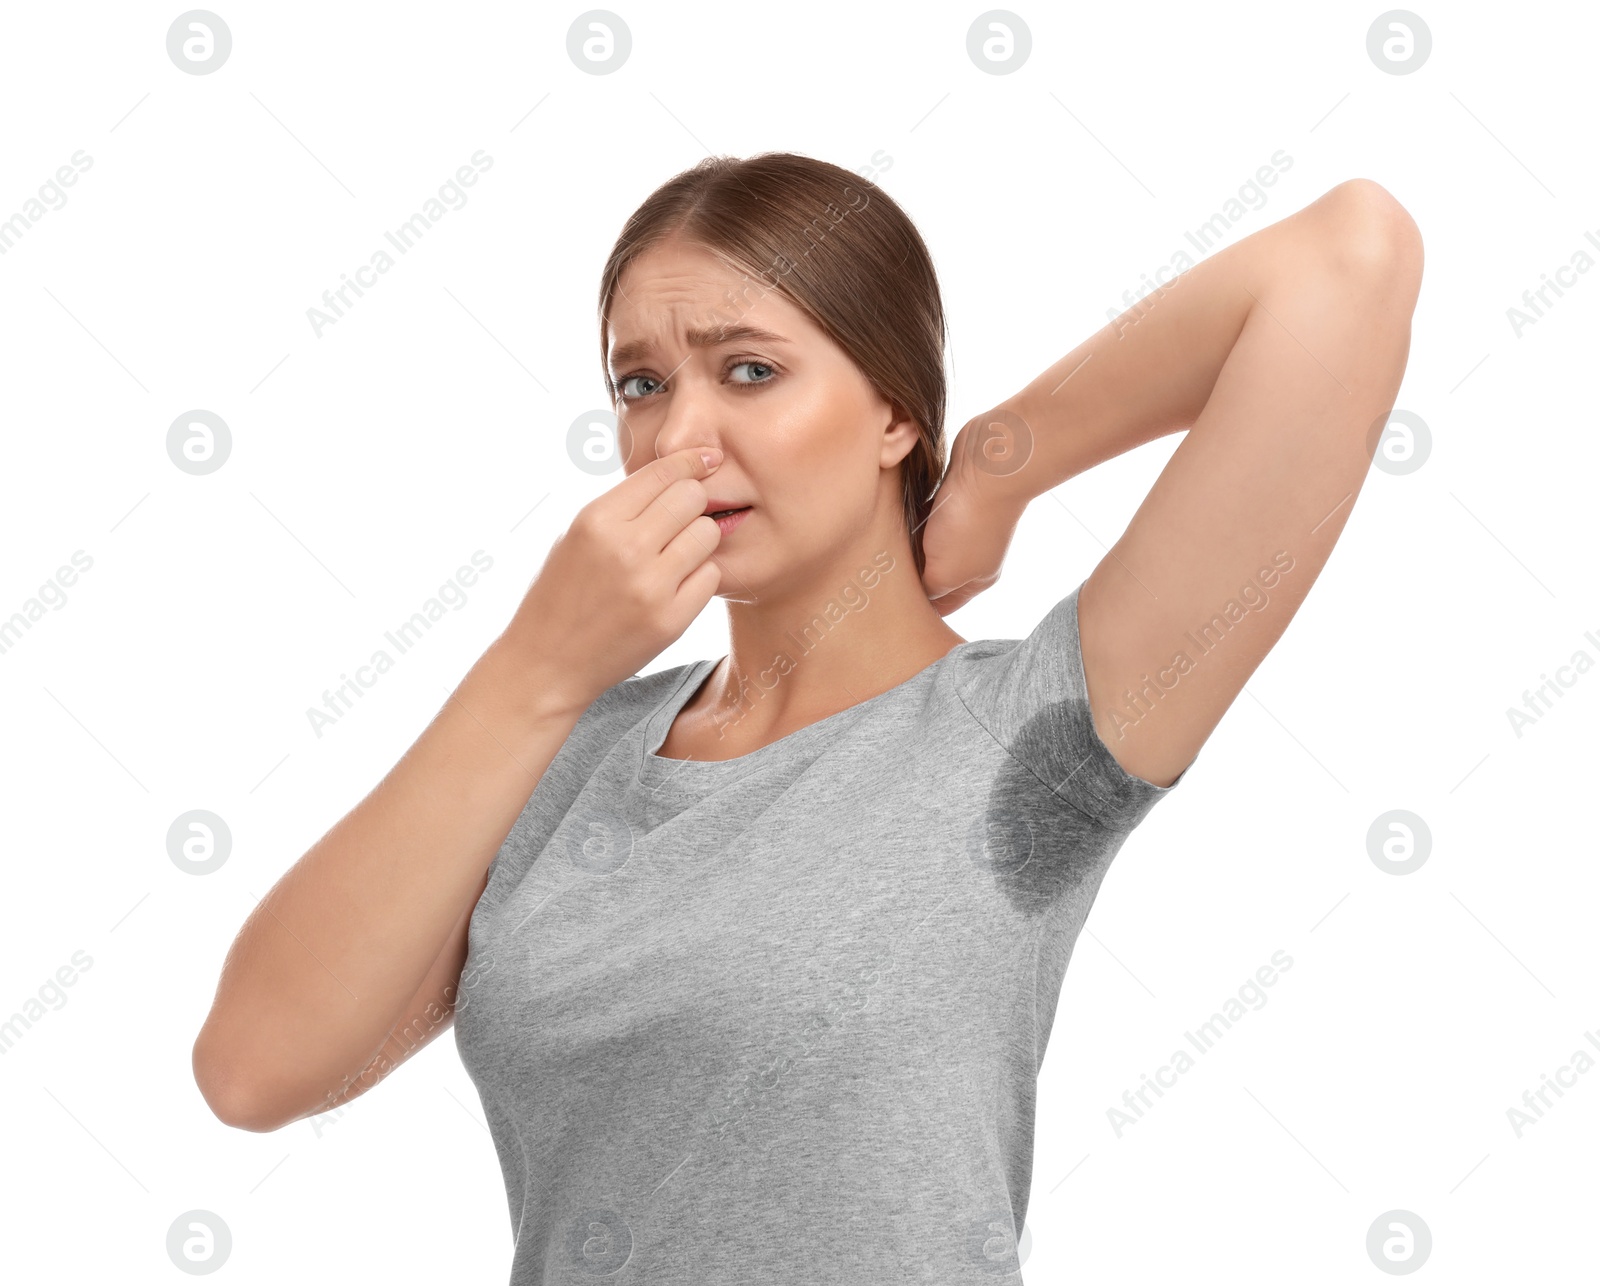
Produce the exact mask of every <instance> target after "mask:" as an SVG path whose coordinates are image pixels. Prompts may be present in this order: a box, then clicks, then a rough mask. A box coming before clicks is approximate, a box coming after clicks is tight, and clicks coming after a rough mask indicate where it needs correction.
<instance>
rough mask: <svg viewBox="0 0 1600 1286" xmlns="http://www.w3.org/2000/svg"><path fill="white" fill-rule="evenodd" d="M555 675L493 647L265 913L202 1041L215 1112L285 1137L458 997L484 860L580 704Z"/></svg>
mask: <svg viewBox="0 0 1600 1286" xmlns="http://www.w3.org/2000/svg"><path fill="white" fill-rule="evenodd" d="M552 677H553V676H547V675H545V674H544V673H542V672H541V671H539V670H538V669H537V668H530V667H528V666H527V665H526V664H525V663H524V661H523V660H522V657H521V655H520V654H519V653H518V652H517V651H515V650H513V649H511V648H509V647H508V646H507V645H506V644H505V642H504V641H503V640H498V641H497V642H496V643H495V644H493V645H491V647H490V648H489V649H488V651H486V652H485V653H484V655H483V656H482V658H480V659H479V661H478V662H477V663H476V664H475V665H474V666H473V667H472V669H471V670H470V671H469V672H468V673H467V675H466V677H465V678H464V679H463V680H462V682H461V684H460V685H459V686H458V687H457V688H456V690H455V692H454V693H453V694H452V695H451V697H450V700H449V701H448V702H447V703H446V704H445V706H444V708H443V709H442V710H440V711H439V713H438V715H436V716H435V718H434V719H433V721H432V723H430V724H429V725H428V727H427V728H426V729H425V730H424V731H423V733H422V735H421V736H420V737H418V738H417V741H416V743H415V744H414V745H412V747H411V748H410V749H409V750H408V751H407V752H406V753H405V755H404V756H403V757H402V758H401V759H400V761H399V762H398V763H397V764H395V766H394V767H393V768H392V769H391V770H390V771H389V773H388V775H387V776H385V777H384V779H383V780H382V781H381V782H379V783H378V785H377V786H376V787H375V788H374V789H373V790H372V792H371V793H370V794H368V795H367V797H366V798H365V799H363V800H362V801H361V802H360V803H359V804H357V805H356V806H355V808H353V809H352V810H351V811H350V812H349V813H348V814H346V815H345V816H344V817H343V818H341V819H340V820H339V821H338V822H337V823H336V824H335V825H334V826H333V828H332V829H331V830H329V831H328V833H327V834H326V835H324V836H323V837H322V839H320V840H318V841H317V843H316V844H315V845H313V846H312V848H311V849H310V850H309V851H308V852H307V853H306V854H305V856H303V857H302V858H301V859H300V860H299V861H298V862H296V863H295V865H294V866H292V867H291V868H290V869H289V870H288V871H287V872H285V873H284V875H283V877H282V878H281V879H280V880H279V881H278V883H277V884H276V885H274V886H273V888H272V889H271V891H270V892H269V893H268V894H267V895H266V897H264V898H263V899H262V900H261V901H260V903H258V904H257V906H256V908H255V910H254V911H252V912H251V914H250V917H249V918H248V919H247V920H246V921H245V924H244V927H243V928H242V929H241V930H240V931H239V935H238V937H237V938H236V939H235V941H234V944H233V946H232V948H231V949H230V951H229V952H228V957H227V961H226V963H225V964H224V966H223V969H222V977H221V980H220V982H219V984H218V987H217V993H216V998H215V1000H214V1001H213V1003H212V1009H211V1013H210V1015H209V1016H208V1017H207V1019H206V1022H205V1025H204V1026H203V1027H202V1029H201V1031H200V1034H199V1037H198V1038H197V1039H196V1041H195V1045H194V1071H195V1080H196V1082H197V1083H198V1084H199V1086H200V1091H201V1093H202V1094H203V1095H204V1097H205V1099H206V1102H207V1103H208V1104H209V1105H210V1107H211V1109H212V1111H213V1112H215V1113H216V1115H217V1117H218V1118H219V1119H221V1120H222V1121H224V1122H226V1123H227V1124H229V1125H233V1126H237V1127H238V1128H241V1129H247V1130H258V1131H259V1130H272V1129H277V1128H278V1127H279V1126H281V1125H284V1124H287V1123H288V1122H290V1121H293V1120H297V1119H299V1118H300V1117H303V1116H307V1115H310V1114H311V1113H313V1112H324V1111H329V1110H332V1109H333V1108H334V1107H336V1106H338V1105H339V1104H340V1103H342V1102H344V1101H346V1100H347V1099H349V1098H351V1097H354V1094H355V1093H358V1092H360V1090H362V1089H365V1088H367V1087H368V1085H369V1084H370V1083H371V1082H370V1081H369V1082H365V1083H363V1081H362V1077H364V1076H366V1075H367V1074H368V1072H370V1069H371V1065H372V1064H373V1062H374V1061H375V1060H376V1059H377V1058H379V1057H381V1056H382V1054H383V1052H384V1049H386V1048H387V1047H388V1046H389V1044H390V1039H389V1038H390V1036H391V1034H392V1032H393V1031H394V1029H395V1028H396V1027H397V1026H401V1025H404V1023H405V1022H406V1021H407V1020H408V1019H409V1020H412V1021H414V1020H415V1019H416V1018H417V1017H418V1016H419V1014H421V1013H425V1012H431V1008H430V1005H431V1003H437V1002H439V1001H446V1002H448V1001H451V1000H453V998H454V997H453V988H452V984H453V983H454V982H455V980H456V978H457V977H459V975H460V972H461V964H462V960H464V959H465V955H466V951H465V948H466V926H467V921H468V919H469V918H470V915H471V911H472V908H473V906H474V905H475V904H476V902H477V900H478V897H479V896H480V894H481V893H482V891H483V888H484V884H485V881H486V874H485V873H486V871H487V868H488V866H489V863H490V861H491V860H492V859H493V857H494V855H495V853H496V852H498V851H499V848H500V846H501V844H502V843H504V841H505V837H506V836H507V834H509V833H510V830H511V826H512V823H513V822H515V821H516V819H517V816H518V815H519V814H520V813H521V811H522V809H523V807H524V806H525V805H526V803H527V800H528V797H529V795H530V794H532V792H533V788H534V786H535V785H536V784H537V783H538V781H539V778H540V777H541V776H542V775H543V773H544V770H545V768H546V767H548V766H549V764H550V761H551V760H552V759H554V758H555V755H556V752H557V751H558V750H559V749H560V748H561V745H562V743H563V742H564V741H565V740H566V738H567V735H568V734H569V733H570V732H571V731H572V728H573V726H574V725H575V724H576V723H577V720H578V717H579V716H580V715H581V714H582V713H583V710H584V708H585V706H583V705H575V704H573V703H566V702H564V701H563V700H562V699H560V698H559V697H554V698H552V697H550V696H549V695H548V694H552V693H558V692H560V691H561V690H562V689H561V688H560V686H559V685H558V684H556V683H554V682H551V681H550V680H551V678H552ZM441 944H444V948H443V950H441ZM458 955H459V956H460V957H461V959H456V958H455V957H456V956H458ZM452 968H453V969H454V973H453V974H452V973H450V970H451V969H452ZM441 970H442V972H441ZM447 975H448V976H447ZM447 1007H449V1006H448V1005H447ZM359 1069H367V1071H363V1072H361V1075H359V1076H357V1075H356V1073H357V1071H358V1070H359Z"/></svg>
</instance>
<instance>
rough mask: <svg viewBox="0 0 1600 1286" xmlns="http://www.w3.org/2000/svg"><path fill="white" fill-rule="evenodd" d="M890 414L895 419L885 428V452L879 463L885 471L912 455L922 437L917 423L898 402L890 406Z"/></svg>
mask: <svg viewBox="0 0 1600 1286" xmlns="http://www.w3.org/2000/svg"><path fill="white" fill-rule="evenodd" d="M890 414H891V416H893V418H892V419H891V420H890V421H889V422H888V423H887V424H885V425H884V426H883V451H882V454H881V455H880V456H879V463H880V465H881V466H882V467H883V468H885V469H892V468H894V467H895V465H897V464H899V463H900V462H901V461H902V460H904V459H905V458H906V457H907V456H908V455H910V454H911V451H912V448H914V447H915V446H916V445H917V440H918V439H919V438H920V437H921V436H922V430H921V428H920V427H919V426H918V424H917V422H916V421H915V420H914V419H912V418H911V417H910V415H909V414H907V412H906V409H905V408H904V407H903V406H901V405H900V404H899V403H898V402H894V403H891V404H890Z"/></svg>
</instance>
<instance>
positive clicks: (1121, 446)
mask: <svg viewBox="0 0 1600 1286" xmlns="http://www.w3.org/2000/svg"><path fill="white" fill-rule="evenodd" d="M1334 190H1335V191H1337V190H1338V189H1334ZM1336 209H1337V207H1335V206H1334V205H1333V203H1326V204H1325V203H1324V202H1323V201H1321V200H1319V201H1316V202H1313V203H1312V204H1311V205H1309V206H1307V207H1305V208H1304V209H1303V210H1300V211H1297V212H1296V213H1295V214H1293V215H1290V216H1289V217H1287V218H1285V219H1282V220H1280V221H1279V222H1277V223H1274V224H1270V225H1269V226H1267V227H1265V228H1262V229H1261V230H1259V231H1257V232H1255V233H1252V234H1251V235H1250V236H1248V237H1245V238H1244V239H1243V240H1241V241H1239V242H1236V243H1235V244H1234V245H1231V246H1228V247H1227V248H1225V249H1223V250H1220V251H1218V252H1217V253H1216V254H1214V255H1212V256H1211V257H1210V258H1208V259H1205V260H1202V261H1201V262H1200V263H1198V264H1196V265H1194V266H1193V267H1192V268H1189V269H1188V270H1186V271H1185V272H1183V273H1181V274H1180V275H1179V276H1177V277H1176V278H1174V279H1173V280H1171V281H1169V282H1167V283H1166V284H1165V285H1163V286H1161V287H1159V288H1158V289H1157V290H1156V291H1154V292H1152V293H1151V294H1149V295H1147V296H1146V297H1145V298H1144V299H1142V300H1140V301H1139V302H1138V303H1137V304H1135V305H1134V306H1133V307H1132V308H1130V309H1128V310H1127V311H1126V312H1124V313H1123V314H1122V315H1121V316H1119V317H1118V318H1117V319H1116V320H1115V321H1112V322H1109V323H1108V324H1107V325H1105V326H1103V327H1101V328H1100V329H1099V330H1098V331H1096V332H1095V333H1094V334H1093V335H1091V336H1089V338H1088V339H1086V340H1084V341H1083V342H1082V343H1081V344H1079V345H1078V346H1077V347H1076V348H1074V349H1073V350H1072V351H1071V352H1069V353H1068V354H1067V355H1066V356H1065V357H1063V358H1062V359H1061V360H1060V361H1058V362H1056V363H1055V364H1054V365H1053V366H1051V367H1050V368H1049V369H1048V370H1046V371H1044V372H1043V373H1042V374H1041V375H1039V376H1038V378H1036V379H1034V380H1033V381H1032V382H1030V383H1029V384H1028V385H1027V386H1026V387H1025V388H1023V389H1022V390H1021V391H1020V392H1018V393H1016V394H1015V395H1013V396H1012V397H1009V398H1007V399H1005V400H1004V401H1003V402H1001V403H999V404H998V405H997V406H996V407H995V408H993V409H992V410H991V411H989V412H987V413H986V414H985V415H984V416H980V417H977V420H978V421H982V422H988V423H991V424H992V425H993V427H991V428H989V429H988V430H987V432H985V433H982V434H980V435H979V437H980V440H983V439H993V440H994V442H995V445H994V446H993V447H992V448H991V450H990V451H989V454H990V457H991V459H995V460H1000V461H1004V460H1005V459H1006V452H1007V451H1014V452H1015V453H1016V454H1015V455H1013V456H1012V457H1011V460H1012V461H1013V462H1014V463H1001V464H998V465H995V466H993V467H984V468H981V469H980V470H979V471H978V472H979V474H980V475H981V476H980V478H979V482H980V485H981V486H983V487H984V488H985V489H986V490H987V491H988V492H989V494H990V495H991V496H993V497H994V498H995V500H996V501H997V502H999V503H1003V504H1007V505H1009V506H1011V507H1017V506H1021V505H1026V503H1027V502H1028V501H1029V500H1031V499H1033V498H1034V497H1035V496H1040V495H1043V494H1044V493H1045V492H1046V491H1049V490H1050V489H1051V488H1052V487H1056V486H1059V485H1060V484H1061V483H1063V482H1065V481H1066V480H1067V479H1069V478H1071V477H1074V476H1075V475H1077V474H1079V473H1082V472H1084V471H1085V470H1087V469H1090V468H1093V467H1094V466H1095V465H1097V464H1099V463H1101V462H1102V461H1104V460H1109V459H1110V458H1111V457H1113V456H1116V455H1121V454H1122V453H1123V452H1124V451H1128V450H1131V449H1132V448H1133V447H1136V446H1139V445H1140V444H1142V443H1145V442H1148V441H1151V440H1152V439H1154V438H1158V437H1162V436H1164V435H1165V434H1168V433H1174V432H1177V431H1178V430H1180V429H1185V428H1188V427H1189V426H1191V425H1192V424H1194V422H1195V420H1196V418H1197V417H1198V416H1199V414H1200V411H1201V409H1202V408H1203V407H1204V406H1205V404H1206V402H1207V400H1208V399H1209V398H1210V396H1211V392H1212V389H1213V387H1214V386H1215V385H1216V382H1217V376H1218V374H1219V373H1220V372H1221V370H1222V366H1223V363H1224V362H1225V361H1226V360H1227V358H1228V354H1229V352H1230V351H1232V348H1233V346H1234V343H1235V341H1236V340H1237V339H1238V337H1239V335H1240V333H1241V331H1242V330H1243V328H1244V323H1245V318H1246V317H1247V316H1248V314H1249V312H1250V309H1251V307H1252V305H1254V304H1256V303H1257V302H1260V301H1263V300H1264V299H1270V296H1271V294H1272V290H1271V288H1270V287H1271V284H1272V283H1273V282H1276V281H1283V280H1285V279H1287V278H1291V277H1292V276H1293V275H1294V274H1296V273H1297V272H1300V271H1303V270H1305V269H1306V268H1307V266H1308V265H1310V264H1311V263H1313V262H1317V261H1318V259H1320V261H1321V262H1324V263H1327V262H1332V263H1334V264H1335V265H1337V262H1338V260H1339V259H1340V257H1341V256H1349V255H1352V254H1355V255H1359V254H1361V253H1363V249H1362V238H1361V229H1360V228H1352V227H1341V226H1339V219H1340V217H1341V216H1340V215H1339V214H1338V213H1336V212H1335V211H1336ZM1308 256H1312V258H1308ZM1263 306H1266V305H1265V304H1263ZM1313 356H1315V354H1313ZM1019 420H1020V423H1019V422H1018V421H1019ZM1008 435H1016V436H1015V437H1014V438H1012V440H1010V441H1006V442H1001V441H999V440H1000V439H1002V438H1006V437H1007V436H1008Z"/></svg>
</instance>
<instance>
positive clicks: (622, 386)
mask: <svg viewBox="0 0 1600 1286" xmlns="http://www.w3.org/2000/svg"><path fill="white" fill-rule="evenodd" d="M634 380H644V381H646V382H647V383H650V384H654V383H655V381H654V380H652V379H651V378H650V377H649V376H648V375H626V376H624V377H623V378H622V379H620V380H618V381H617V392H618V393H620V394H622V396H623V397H627V398H631V397H643V396H645V394H642V393H639V394H636V393H630V392H628V385H630V384H632V383H633V381H634Z"/></svg>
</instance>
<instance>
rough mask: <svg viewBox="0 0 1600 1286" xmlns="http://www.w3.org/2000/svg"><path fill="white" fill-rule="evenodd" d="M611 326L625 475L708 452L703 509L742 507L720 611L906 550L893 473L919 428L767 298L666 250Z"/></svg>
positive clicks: (724, 549)
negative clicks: (695, 450) (675, 455)
mask: <svg viewBox="0 0 1600 1286" xmlns="http://www.w3.org/2000/svg"><path fill="white" fill-rule="evenodd" d="M610 323H611V333H610V351H609V353H608V355H607V360H608V363H609V366H610V370H611V376H612V379H613V381H614V383H615V385H616V387H617V403H616V412H617V418H618V421H619V430H620V433H621V436H622V440H623V442H624V444H625V445H629V446H630V447H631V450H630V455H629V458H628V460H627V463H626V466H625V468H626V470H627V472H628V473H630V474H631V473H634V472H636V471H637V470H638V469H640V468H642V467H643V466H644V465H645V464H646V463H648V462H649V461H651V460H653V459H656V458H657V457H659V456H665V455H668V454H670V453H671V452H673V451H678V450H682V449H683V448H684V447H690V446H714V447H719V448H721V450H722V453H723V458H722V463H721V464H719V465H718V466H717V468H716V469H714V470H713V471H712V472H711V474H710V475H709V476H708V477H707V478H706V479H705V487H706V494H707V496H708V498H709V499H710V500H711V501H713V502H720V503H724V504H727V505H729V506H744V505H748V506H750V512H749V513H747V514H746V515H744V517H743V519H742V520H741V521H740V522H739V524H738V526H736V527H734V528H733V529H732V530H731V531H725V532H724V534H723V536H722V539H721V542H720V544H719V545H718V547H717V550H716V552H715V554H714V555H713V557H714V558H715V559H716V561H717V562H718V563H719V564H720V565H721V568H722V584H721V588H720V589H719V590H718V594H719V595H720V596H721V597H722V598H725V599H731V600H735V601H742V602H756V601H760V600H764V599H770V598H774V597H780V596H784V595H786V594H801V595H804V594H805V593H806V592H807V591H808V589H809V588H811V587H813V586H815V587H819V588H820V587H825V586H826V585H828V584H829V583H830V582H831V581H833V580H834V579H836V578H838V577H841V576H842V578H843V579H850V578H852V577H854V576H855V574H856V573H857V571H858V570H860V569H861V568H864V567H867V566H869V565H870V564H871V563H872V559H873V555H875V554H878V553H879V552H880V551H882V550H885V549H888V550H891V551H897V550H899V549H901V548H902V547H905V548H907V549H909V545H904V546H903V545H902V543H900V542H905V541H906V539H907V538H906V535H905V527H904V522H903V519H902V518H901V516H900V515H901V500H900V483H899V478H898V474H897V472H896V470H895V466H896V465H897V464H898V463H899V462H900V460H901V459H903V458H904V457H905V456H906V454H908V453H909V451H910V450H911V448H912V446H914V445H915V443H916V433H917V431H916V426H915V425H914V424H913V423H911V422H910V421H908V420H899V421H897V420H896V415H897V414H898V412H897V410H896V408H894V407H893V406H892V405H891V404H890V403H889V402H887V401H885V400H884V399H883V398H881V397H880V396H879V395H878V394H877V393H876V392H875V391H874V389H873V388H872V386H871V385H870V384H869V383H868V382H867V379H866V377H865V376H864V375H863V374H862V373H861V371H860V370H859V369H858V368H857V367H856V365H855V363H854V362H852V361H851V360H850V358H849V356H848V355H847V354H846V353H845V351H844V350H843V349H842V348H840V347H839V346H838V345H837V344H835V343H834V342H833V340H832V339H830V338H829V337H828V336H827V334H826V333H824V332H823V331H822V330H821V329H820V328H818V327H817V325H816V324H815V323H814V322H812V320H811V319H810V318H809V317H808V316H807V315H806V314H805V313H804V312H803V311H802V310H801V309H799V308H798V307H796V306H795V305H794V304H792V303H791V302H790V301H789V300H788V299H786V298H784V297H783V296H782V295H781V294H780V293H779V292H778V291H777V290H775V289H773V288H771V287H770V286H769V285H767V283H766V282H763V281H762V280H760V279H759V278H756V277H753V276H748V275H746V274H744V273H741V272H739V271H738V270H736V269H733V268H730V267H728V266H727V265H726V264H724V263H723V262H722V261H721V260H720V259H718V258H717V257H716V256H715V255H713V254H711V253H710V252H709V251H707V250H705V249H704V248H702V247H700V246H697V245H692V244H689V243H687V242H684V241H682V240H679V239H676V238H673V239H670V240H668V241H663V242H661V243H659V244H657V245H656V246H654V247H652V248H651V249H650V250H648V251H646V252H645V253H644V254H642V255H640V256H639V257H638V258H637V259H635V260H634V261H633V262H632V263H630V264H629V265H628V267H627V268H626V269H625V270H624V272H623V275H622V278H621V280H620V282H619V284H618V290H617V292H616V296H615V298H614V299H613V300H612V304H611V313H610ZM762 332H764V333H762ZM630 438H631V443H630V442H629V439H630ZM685 525H687V519H686V524H685ZM858 562H859V564H860V566H859V567H858V566H857V563H858Z"/></svg>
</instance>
